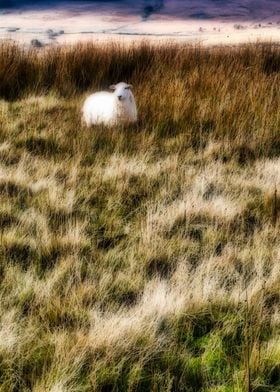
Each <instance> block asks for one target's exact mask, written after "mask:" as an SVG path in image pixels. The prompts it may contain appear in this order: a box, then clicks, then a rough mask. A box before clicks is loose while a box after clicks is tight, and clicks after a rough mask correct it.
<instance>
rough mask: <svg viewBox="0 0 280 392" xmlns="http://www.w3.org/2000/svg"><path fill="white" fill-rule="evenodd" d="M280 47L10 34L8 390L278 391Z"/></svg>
mask: <svg viewBox="0 0 280 392" xmlns="http://www.w3.org/2000/svg"><path fill="white" fill-rule="evenodd" d="M279 59H280V49H279V46H277V45H262V44H257V45H250V46H246V47H235V48H223V47H218V48H212V49H211V50H210V49H207V48H203V47H190V46H176V45H165V46H151V45H149V44H147V43H143V44H141V45H135V46H133V45H132V46H126V47H123V46H121V45H116V44H114V45H113V44H108V45H105V46H104V47H101V46H100V45H99V46H97V45H96V46H95V45H93V44H83V45H75V46H73V47H52V48H45V49H42V50H41V49H40V50H27V49H26V48H21V47H18V46H16V45H12V44H7V43H2V44H1V48H0V96H1V101H0V202H1V204H0V270H1V279H0V293H1V307H0V391H3V392H6V391H36V392H39V391H40V392H41V391H42V392H43V391H52V392H57V391H59V392H61V391H63V392H64V391H65V392H69V391H70V392H71V391H208V392H214V391H216V392H218V391H224V392H225V391H259V392H260V391H267V390H269V391H276V390H278V389H279V388H280V377H279V374H280V341H279V326H280V321H279V320H280V318H279V315H280V312H279V310H280V309H279V304H280V295H279V283H280V275H279V258H280V253H279V245H280V243H279V241H280V240H279V227H280V226H279V222H280V212H279V210H280V199H279V189H280V158H279V154H280V132H279V130H280V111H279V104H280V91H279V82H280V68H279V65H280V64H279ZM121 80H124V81H128V82H129V83H132V84H133V86H134V94H135V97H136V101H137V104H138V108H139V121H138V123H137V124H136V125H133V126H130V127H128V128H122V127H116V128H114V129H107V128H103V127H93V128H92V129H86V128H84V127H83V126H82V125H81V121H80V115H81V113H80V108H81V106H82V102H83V100H84V98H85V97H86V96H87V94H89V92H90V91H93V90H95V89H99V88H107V86H108V85H109V84H111V83H114V82H118V81H121Z"/></svg>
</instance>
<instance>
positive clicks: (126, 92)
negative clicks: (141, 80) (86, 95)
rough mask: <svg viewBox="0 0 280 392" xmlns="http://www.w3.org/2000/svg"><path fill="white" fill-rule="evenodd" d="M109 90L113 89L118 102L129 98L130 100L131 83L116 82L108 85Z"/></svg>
mask: <svg viewBox="0 0 280 392" xmlns="http://www.w3.org/2000/svg"><path fill="white" fill-rule="evenodd" d="M110 89H111V90H114V94H115V95H116V97H117V98H118V100H119V101H120V102H122V101H127V100H130V101H132V92H131V85H130V84H126V83H123V82H121V83H118V84H113V85H112V86H110Z"/></svg>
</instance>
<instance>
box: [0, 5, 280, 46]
mask: <svg viewBox="0 0 280 392" xmlns="http://www.w3.org/2000/svg"><path fill="white" fill-rule="evenodd" d="M279 15H280V3H279V1H278V0H226V1H223V0H219V1H217V0H196V1H185V0H165V1H164V0H141V1H131V0H115V1H113V0H111V1H110V0H91V1H90V0H76V1H74V0H72V1H67V2H66V1H64V0H39V1H36V2H34V1H30V0H5V2H4V3H3V0H2V1H1V3H0V39H1V38H5V39H11V40H16V41H19V42H21V43H24V44H30V42H31V41H32V40H34V39H37V40H39V41H40V43H41V44H42V45H54V44H58V43H62V44H65V43H73V42H80V41H81V40H85V41H89V40H93V41H95V42H96V41H101V42H102V41H104V40H105V41H108V39H110V40H112V39H114V40H116V41H118V42H120V41H124V42H131V41H132V40H133V41H135V40H142V39H143V37H145V38H146V39H149V40H150V41H153V42H155V41H156V42H158V41H160V42H166V40H169V41H170V40H173V41H177V42H182V43H185V44H186V43H188V44H194V43H196V44H197V43H199V44H201V43H203V44H205V45H218V44H226V45H232V44H238V43H242V44H244V43H248V42H257V41H262V42H263V41H268V42H271V41H273V42H279V41H280V17H279Z"/></svg>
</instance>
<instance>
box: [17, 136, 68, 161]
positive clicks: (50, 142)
mask: <svg viewBox="0 0 280 392" xmlns="http://www.w3.org/2000/svg"><path fill="white" fill-rule="evenodd" d="M16 146H17V147H24V148H26V150H27V151H28V152H30V153H31V154H34V155H39V156H44V157H48V156H53V155H57V154H60V153H62V152H63V150H62V148H61V146H60V145H59V144H58V143H57V142H56V141H55V140H54V139H52V138H43V137H40V136H30V137H28V138H26V139H24V140H19V141H18V142H17V143H16Z"/></svg>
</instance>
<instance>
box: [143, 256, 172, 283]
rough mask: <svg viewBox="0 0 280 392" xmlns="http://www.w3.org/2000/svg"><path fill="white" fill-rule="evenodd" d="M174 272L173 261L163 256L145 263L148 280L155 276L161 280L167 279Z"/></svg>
mask: <svg viewBox="0 0 280 392" xmlns="http://www.w3.org/2000/svg"><path fill="white" fill-rule="evenodd" d="M174 270H175V263H174V260H172V258H170V257H169V256H167V255H164V254H163V255H159V256H156V257H152V258H150V259H149V260H147V262H146V272H147V275H148V277H149V278H150V279H151V278H153V277H156V276H158V277H159V278H161V279H167V278H169V277H170V276H171V275H172V272H174Z"/></svg>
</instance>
